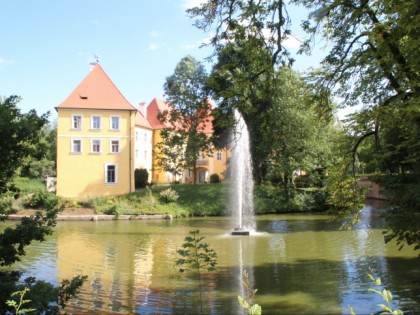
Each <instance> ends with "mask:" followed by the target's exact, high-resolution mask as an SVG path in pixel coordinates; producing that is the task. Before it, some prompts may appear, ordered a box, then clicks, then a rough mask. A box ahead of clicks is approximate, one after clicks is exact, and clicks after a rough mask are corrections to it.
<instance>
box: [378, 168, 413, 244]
mask: <svg viewBox="0 0 420 315" xmlns="http://www.w3.org/2000/svg"><path fill="white" fill-rule="evenodd" d="M372 179H373V180H375V181H377V182H379V183H381V184H382V185H384V186H385V187H386V190H385V192H384V193H385V194H386V196H387V197H388V198H389V204H390V209H389V210H388V211H387V212H386V213H385V214H384V217H385V220H386V228H387V230H386V231H385V232H384V236H385V242H386V243H388V242H390V241H391V240H396V242H397V244H398V245H399V246H400V249H401V248H402V247H403V246H404V245H408V246H411V245H412V246H414V249H415V250H417V251H420V194H419V191H420V183H419V182H418V181H417V179H416V178H415V177H414V176H409V175H387V176H375V177H372Z"/></svg>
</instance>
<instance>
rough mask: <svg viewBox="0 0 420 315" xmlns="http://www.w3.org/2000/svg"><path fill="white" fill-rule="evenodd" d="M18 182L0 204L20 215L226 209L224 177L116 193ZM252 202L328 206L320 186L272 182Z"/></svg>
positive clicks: (269, 208)
mask: <svg viewBox="0 0 420 315" xmlns="http://www.w3.org/2000/svg"><path fill="white" fill-rule="evenodd" d="M22 182H23V183H24V184H25V185H24V186H23V187H22V188H23V189H21V190H20V194H19V198H18V199H17V200H14V201H12V200H9V201H7V200H6V199H5V198H6V197H3V199H4V200H3V201H2V202H3V203H4V204H7V203H8V202H9V206H10V207H11V208H12V209H11V210H12V212H15V213H16V212H17V213H18V214H20V215H24V214H25V213H29V211H28V210H32V211H33V210H36V209H38V210H42V209H43V208H44V207H45V206H51V204H56V203H57V204H61V206H62V213H61V215H63V216H66V215H74V216H75V217H77V216H80V215H83V214H89V215H92V219H93V220H102V219H105V216H104V215H113V216H114V217H121V219H133V218H136V216H144V218H146V219H148V218H152V217H151V216H153V217H160V216H162V218H177V217H190V216H224V215H229V195H230V187H229V185H228V184H227V183H216V184H212V183H208V184H200V185H191V184H187V185H184V184H174V185H155V186H151V187H146V188H143V189H139V190H137V191H136V192H134V193H129V194H125V195H118V196H100V197H91V198H60V197H57V196H55V194H53V193H48V192H46V190H45V189H40V186H39V185H34V186H33V187H36V189H35V190H33V191H31V190H30V188H29V187H30V185H28V183H27V181H26V180H21V181H20V182H18V183H17V186H18V188H19V183H22ZM9 199H12V198H11V197H9ZM254 204H255V207H254V208H255V213H256V214H257V215H258V214H272V213H286V212H307V211H325V210H327V209H328V208H327V205H326V192H325V190H324V189H322V188H300V189H293V190H291V192H290V194H289V195H287V194H286V193H285V191H284V190H283V189H282V188H281V187H280V186H277V185H272V184H266V185H261V186H256V187H255V190H254ZM95 216H96V217H95Z"/></svg>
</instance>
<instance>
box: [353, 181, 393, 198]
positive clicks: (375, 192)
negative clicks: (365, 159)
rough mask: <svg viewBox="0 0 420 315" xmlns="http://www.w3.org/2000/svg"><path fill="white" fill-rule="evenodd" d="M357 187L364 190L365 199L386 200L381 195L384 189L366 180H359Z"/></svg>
mask: <svg viewBox="0 0 420 315" xmlns="http://www.w3.org/2000/svg"><path fill="white" fill-rule="evenodd" d="M359 185H360V186H361V187H363V188H366V189H367V191H366V198H371V199H381V200H387V199H388V198H387V197H386V196H385V195H383V194H382V190H383V189H384V188H383V186H382V185H380V184H378V183H375V182H373V181H371V180H370V179H367V178H362V179H360V180H359Z"/></svg>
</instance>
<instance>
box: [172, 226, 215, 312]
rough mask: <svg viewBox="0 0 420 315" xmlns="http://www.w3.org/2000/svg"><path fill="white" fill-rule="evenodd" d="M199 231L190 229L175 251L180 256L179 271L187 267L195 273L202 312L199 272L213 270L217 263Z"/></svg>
mask: <svg viewBox="0 0 420 315" xmlns="http://www.w3.org/2000/svg"><path fill="white" fill-rule="evenodd" d="M199 234H200V231H199V230H195V231H190V235H188V236H186V237H185V243H184V244H182V249H178V250H177V253H178V254H179V255H180V256H181V258H180V259H178V260H177V262H176V264H177V265H180V266H182V267H181V268H180V269H179V271H180V272H185V271H187V270H189V268H191V269H193V270H195V271H196V273H197V278H198V289H199V292H200V307H201V313H203V296H202V292H201V273H202V270H207V271H214V270H216V268H215V267H216V265H217V253H216V252H215V251H214V249H212V248H210V247H209V245H208V244H207V243H203V242H202V240H203V239H204V237H203V236H199Z"/></svg>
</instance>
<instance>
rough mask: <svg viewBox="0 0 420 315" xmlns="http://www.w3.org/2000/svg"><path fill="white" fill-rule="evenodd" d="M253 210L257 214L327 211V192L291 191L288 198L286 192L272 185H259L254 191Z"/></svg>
mask: <svg viewBox="0 0 420 315" xmlns="http://www.w3.org/2000/svg"><path fill="white" fill-rule="evenodd" d="M254 197H255V198H254V201H255V209H256V211H257V213H258V214H262V213H280V212H298V211H321V210H327V208H328V207H327V202H326V199H327V192H326V191H325V190H323V189H319V188H310V189H293V190H291V194H290V196H289V198H287V195H286V191H285V190H284V189H282V188H280V187H277V186H273V185H259V186H256V187H255V189H254Z"/></svg>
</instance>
